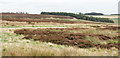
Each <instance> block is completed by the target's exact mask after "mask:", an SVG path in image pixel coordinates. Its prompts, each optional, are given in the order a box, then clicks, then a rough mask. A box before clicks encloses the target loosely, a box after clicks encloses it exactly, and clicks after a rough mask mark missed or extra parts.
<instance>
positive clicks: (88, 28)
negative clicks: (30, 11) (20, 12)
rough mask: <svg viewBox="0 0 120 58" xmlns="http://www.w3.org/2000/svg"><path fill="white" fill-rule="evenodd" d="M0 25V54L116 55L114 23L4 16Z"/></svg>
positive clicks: (117, 47) (115, 26) (116, 32)
mask: <svg viewBox="0 0 120 58" xmlns="http://www.w3.org/2000/svg"><path fill="white" fill-rule="evenodd" d="M7 15H8V14H7ZM8 16H9V15H8ZM18 17H19V16H18ZM21 17H22V16H21ZM26 17H28V16H26ZM33 17H34V16H33ZM38 17H39V16H38ZM0 29H1V30H2V32H1V33H0V34H1V36H0V38H1V42H2V51H1V52H2V56H117V55H118V49H120V48H119V46H118V45H119V44H118V39H119V38H120V36H119V35H118V33H119V32H118V30H119V29H120V27H118V25H117V24H116V23H101V22H92V21H85V20H76V19H67V18H64V19H63V18H62V19H61V18H54V19H53V18H52V19H51V18H47V19H46V18H44V19H43V18H41V19H32V18H29V19H26V18H24V17H23V18H20V19H18V18H8V17H6V18H3V19H2V26H1V28H0ZM13 49H14V50H13Z"/></svg>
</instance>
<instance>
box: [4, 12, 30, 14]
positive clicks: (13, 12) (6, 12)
mask: <svg viewBox="0 0 120 58" xmlns="http://www.w3.org/2000/svg"><path fill="white" fill-rule="evenodd" d="M2 13H16V14H29V13H28V12H2Z"/></svg>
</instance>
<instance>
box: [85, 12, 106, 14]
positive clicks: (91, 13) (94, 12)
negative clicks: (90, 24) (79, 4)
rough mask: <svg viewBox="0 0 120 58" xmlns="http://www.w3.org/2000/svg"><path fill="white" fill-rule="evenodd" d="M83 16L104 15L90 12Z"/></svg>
mask: <svg viewBox="0 0 120 58" xmlns="http://www.w3.org/2000/svg"><path fill="white" fill-rule="evenodd" d="M85 15H104V14H103V13H96V12H91V13H85Z"/></svg>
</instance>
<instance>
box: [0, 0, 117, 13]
mask: <svg viewBox="0 0 120 58" xmlns="http://www.w3.org/2000/svg"><path fill="white" fill-rule="evenodd" d="M28 1H29V2H28ZM118 2H119V0H105V1H104V0H91V1H89V0H81V1H79V0H74V1H73V0H64V1H63V0H57V1H56V0H37V1H33V0H21V1H19V0H1V1H0V7H1V9H0V12H29V13H30V14H40V13H41V12H69V13H79V12H81V13H90V12H97V13H103V14H118Z"/></svg>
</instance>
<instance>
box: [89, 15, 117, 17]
mask: <svg viewBox="0 0 120 58" xmlns="http://www.w3.org/2000/svg"><path fill="white" fill-rule="evenodd" d="M87 16H93V17H99V18H118V16H117V15H87Z"/></svg>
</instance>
